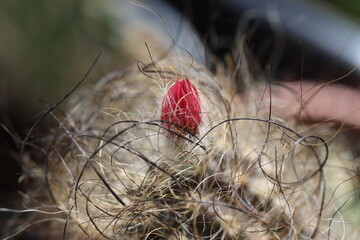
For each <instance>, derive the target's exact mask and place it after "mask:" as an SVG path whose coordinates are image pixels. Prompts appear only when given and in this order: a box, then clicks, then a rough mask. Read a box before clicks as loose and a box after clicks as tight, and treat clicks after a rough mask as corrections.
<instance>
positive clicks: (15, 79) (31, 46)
mask: <svg viewBox="0 0 360 240" xmlns="http://www.w3.org/2000/svg"><path fill="white" fill-rule="evenodd" d="M235 1H236V0H234V2H235ZM144 2H146V1H144ZM166 2H168V3H169V4H171V5H172V6H173V7H175V8H177V9H178V11H179V12H182V13H183V14H184V15H185V16H186V17H188V18H189V19H190V21H192V22H193V23H194V25H195V26H196V28H197V30H198V31H199V33H200V39H201V40H202V42H204V43H206V45H208V47H209V49H210V50H211V51H212V52H215V54H216V55H217V56H218V58H219V59H222V58H224V56H225V55H226V54H227V53H228V51H230V49H229V46H230V45H229V43H233V41H234V39H235V35H236V34H235V31H236V27H237V23H238V19H236V18H239V16H237V15H236V14H233V13H232V14H229V13H228V12H227V10H222V9H221V8H218V7H216V8H215V6H218V4H219V2H221V1H219V0H218V1H215V0H210V1H206V3H205V2H204V1H171V0H168V1H166ZM226 2H231V1H226ZM313 2H315V1H313ZM318 2H319V4H322V2H320V1H318ZM326 3H327V5H326V9H328V7H329V5H331V6H330V8H329V9H331V11H334V13H336V14H340V15H341V16H342V17H344V18H346V19H350V20H349V21H352V22H354V23H355V24H358V23H359V20H358V19H359V18H360V1H357V0H348V1H341V0H327V2H326ZM204 4H206V5H204ZM318 6H320V7H321V6H323V5H318ZM324 8H325V7H324ZM127 10H128V8H127V7H126V6H125V1H115V0H107V1H96V0H78V1H73V0H63V1H55V0H32V1H24V0H1V1H0V26H1V27H0V123H1V124H2V126H1V127H0V161H1V165H0V196H1V197H0V207H16V206H19V205H18V202H17V200H18V199H20V198H19V195H18V194H17V191H18V190H19V186H18V184H17V181H18V178H19V176H20V173H21V169H20V167H19V165H18V161H19V158H18V149H19V144H20V142H19V141H17V140H14V138H13V137H15V138H16V139H18V140H21V139H24V136H25V134H26V133H27V131H28V130H29V128H30V127H31V126H32V124H34V122H35V121H36V120H37V119H38V118H39V116H41V113H43V112H44V110H46V109H47V107H48V104H54V103H56V102H57V101H58V100H59V99H60V98H61V97H62V96H64V95H65V94H66V93H67V92H69V91H70V90H71V89H72V87H73V86H75V85H76V83H77V82H78V81H80V79H81V78H82V77H83V76H84V74H85V73H86V72H87V71H88V70H89V67H90V66H91V64H92V63H93V61H94V60H95V58H96V56H97V55H98V54H99V53H100V52H101V57H100V59H99V61H98V62H97V63H96V65H95V67H94V68H93V69H92V71H91V73H90V75H89V77H88V79H87V80H86V84H87V83H90V82H93V81H96V80H97V79H99V78H100V77H101V76H103V75H105V74H106V73H107V72H110V71H113V70H115V69H119V68H122V67H124V66H127V65H129V64H132V63H135V62H136V61H135V60H134V59H132V58H131V57H129V56H128V55H127V54H126V53H125V51H126V48H125V49H124V47H123V45H122V44H121V43H122V41H123V40H124V39H126V37H127V36H126V35H127V33H126V32H122V31H121V29H123V28H124V27H125V22H126V21H125V19H126V18H128V16H129V14H132V13H131V12H129V11H127ZM133 17H134V16H133ZM135 17H136V16H135ZM214 19H215V20H214ZM329 28H331V26H329ZM258 29H263V31H261V32H260V33H256V32H252V35H251V36H252V38H251V39H252V41H253V42H250V43H251V44H249V46H250V47H252V48H253V50H254V53H255V54H254V58H256V60H257V61H259V62H260V65H262V66H266V64H268V58H269V52H270V53H271V52H272V51H268V50H264V46H269V48H273V46H272V45H271V43H268V42H266V40H267V39H270V38H269V37H268V36H267V35H266V34H268V33H267V32H266V29H267V27H266V26H265V27H263V28H261V27H260V28H258ZM129 31H131V30H129ZM333 31H337V30H336V29H334V30H333ZM129 34H130V32H129ZM284 35H286V33H284ZM325 37H326V36H324V38H325ZM264 42H265V43H264ZM266 44H268V45H266ZM289 45H290V46H291V44H289ZM259 46H262V48H260V47H259ZM299 49H300V50H299ZM124 50H125V51H124ZM301 51H307V50H306V48H304V49H302V48H300V47H297V48H296V51H295V52H291V51H285V52H284V55H282V57H281V59H282V61H280V62H279V64H278V66H279V67H278V68H276V69H277V70H278V71H274V75H275V76H277V77H279V78H282V77H290V78H298V77H299V76H300V75H301V76H304V75H305V76H307V77H313V78H319V77H320V76H317V75H316V74H317V73H314V72H317V70H319V71H318V72H320V69H319V68H318V66H319V65H317V64H318V62H321V61H322V60H321V58H319V59H317V60H316V61H317V62H315V61H310V60H308V61H300V60H299V59H301V57H299V52H300V53H301ZM309 52H312V54H313V55H314V56H315V57H317V56H318V55H319V54H317V51H316V47H312V48H310V50H309ZM309 54H310V53H309ZM270 55H271V54H270ZM313 55H311V54H310V55H309V56H313ZM307 59H310V57H308V58H307ZM322 64H324V63H322ZM307 65H309V69H308V70H307V69H306V66H307ZM310 65H311V66H312V67H311V66H310ZM320 65H321V63H320ZM325 65H327V66H329V65H328V63H325ZM340 65H341V64H340ZM314 66H316V68H315V67H314ZM210 67H212V68H216V66H210ZM304 67H305V69H304ZM352 68H353V66H351V65H349V64H348V63H346V64H345V67H344V68H343V69H341V70H339V71H338V72H336V73H334V74H333V76H330V77H329V76H327V78H328V79H329V78H332V77H337V76H338V75H339V73H340V74H344V73H346V72H347V71H350V70H351V69H352ZM284 69H287V71H284ZM214 70H215V69H214ZM323 72H326V71H323ZM306 74H308V75H306ZM349 83H350V84H353V85H357V84H358V81H355V82H354V81H352V80H351V79H350V80H349ZM9 133H11V134H9ZM11 135H13V137H12V136H11Z"/></svg>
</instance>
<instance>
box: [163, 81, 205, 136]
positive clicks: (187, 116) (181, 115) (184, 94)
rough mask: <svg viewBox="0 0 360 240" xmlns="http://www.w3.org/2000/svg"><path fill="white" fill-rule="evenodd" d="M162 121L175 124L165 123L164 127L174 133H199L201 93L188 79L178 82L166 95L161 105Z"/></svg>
mask: <svg viewBox="0 0 360 240" xmlns="http://www.w3.org/2000/svg"><path fill="white" fill-rule="evenodd" d="M161 120H163V121H166V122H170V123H173V124H170V123H163V126H165V127H167V128H169V129H171V130H172V131H175V132H180V133H183V134H185V133H186V131H185V129H186V130H187V131H188V132H190V133H192V134H198V133H199V125H200V121H201V106H200V98H199V93H198V91H197V90H196V88H195V86H194V85H192V84H191V83H190V81H189V80H188V79H184V80H181V81H177V82H176V83H174V84H173V85H172V86H171V87H170V88H169V90H168V91H167V93H166V94H165V96H164V99H163V101H162V104H161ZM174 124H176V125H178V126H175V125H174Z"/></svg>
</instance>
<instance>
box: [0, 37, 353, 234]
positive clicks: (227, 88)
mask: <svg viewBox="0 0 360 240" xmlns="http://www.w3.org/2000/svg"><path fill="white" fill-rule="evenodd" d="M239 42H241V41H239ZM175 43H176V44H178V43H177V42H175ZM176 44H173V45H172V48H171V49H170V50H169V49H166V50H167V51H168V52H167V54H166V55H163V54H162V53H159V54H158V52H157V51H155V50H152V48H151V47H149V45H148V50H149V51H148V53H150V59H151V61H150V63H138V64H137V65H136V66H134V67H130V68H127V69H124V70H119V71H115V72H112V73H109V74H107V75H106V76H104V77H103V78H102V79H100V80H99V81H98V82H97V83H96V84H95V85H93V86H89V87H87V88H86V87H84V88H81V89H78V92H76V94H74V95H73V96H72V98H71V99H70V100H69V103H68V108H67V109H66V111H64V115H62V114H61V113H60V114H57V113H56V112H57V111H51V112H49V116H51V117H52V118H53V119H54V121H55V122H56V127H54V128H53V129H51V130H49V132H48V133H47V135H46V137H47V138H46V144H44V145H42V146H41V148H39V149H40V150H41V151H40V152H41V155H42V156H43V158H44V159H45V161H44V163H41V162H40V161H37V160H36V159H32V156H35V155H31V156H30V157H29V158H25V156H29V155H24V166H23V169H24V173H23V176H22V179H25V180H26V179H31V181H32V184H31V188H29V189H28V191H27V192H26V194H25V195H24V196H26V198H25V199H24V205H25V206H26V207H27V209H28V210H29V211H32V212H33V214H32V215H31V216H30V218H29V219H30V220H31V221H29V222H28V223H26V224H23V225H21V226H19V227H16V228H14V229H13V231H12V232H11V233H9V235H8V236H9V237H8V238H11V237H14V236H18V235H20V234H22V233H23V232H25V231H38V232H40V233H41V234H40V236H43V237H44V238H46V239H50V238H51V239H88V238H90V239H134V240H135V239H179V240H180V239H181V240H185V239H340V238H343V239H351V238H352V239H355V238H356V236H358V235H357V234H358V233H359V227H358V226H357V225H358V222H359V221H358V220H359V219H358V217H357V215H356V214H354V211H355V210H354V209H356V208H358V207H359V205H358V203H356V201H353V199H357V197H358V196H357V193H358V173H357V167H358V163H357V162H356V160H357V161H359V159H355V157H353V156H352V155H351V153H350V152H349V151H348V150H347V149H348V148H347V147H346V146H345V145H344V144H342V137H341V134H340V133H337V134H335V133H336V132H335V131H333V130H332V128H331V126H328V125H325V124H324V125H318V126H316V128H313V127H312V126H309V125H306V124H302V123H300V122H298V121H297V120H296V119H286V121H285V120H284V119H281V118H279V117H277V116H274V115H272V114H271V113H269V110H268V108H267V105H266V101H265V100H264V98H266V96H268V94H267V93H268V92H269V91H271V86H269V85H267V84H266V83H265V81H261V80H260V81H253V80H252V79H251V74H250V73H249V72H248V70H247V68H248V67H247V64H248V63H247V62H246V59H245V57H244V56H245V55H246V54H245V53H244V48H243V46H242V45H239V46H237V48H236V51H238V52H237V54H236V55H238V56H243V57H242V58H241V59H240V58H239V59H238V62H235V63H234V64H233V65H232V66H235V67H231V68H229V67H228V66H224V65H221V64H220V63H218V64H219V66H218V72H217V73H216V74H213V73H211V72H210V71H209V70H207V68H206V67H205V66H203V65H202V64H198V63H197V62H196V61H194V59H193V58H192V55H191V54H189V53H188V52H187V51H186V50H184V49H183V48H179V46H177V45H176ZM135 47H136V46H135ZM185 49H186V48H185ZM145 52H146V51H145ZM222 66H223V67H222ZM220 69H224V70H223V71H222V70H220ZM235 75H236V76H238V77H237V78H235V77H234V76H235ZM239 76H241V77H239ZM237 81H242V82H241V84H240V85H241V86H242V87H244V89H241V91H239V83H238V82H237ZM179 84H181V85H179ZM174 87H177V89H176V90H177V91H175V90H174ZM179 89H180V90H181V91H180V93H179V96H176V97H175V98H174V92H177V93H178V91H179ZM183 89H185V90H186V89H187V90H189V89H190V91H188V92H186V91H185V92H182V90H183ZM177 93H176V94H177ZM180 95H182V96H180ZM169 96H170V97H172V98H170V100H169ZM184 99H185V100H186V101H185V102H181V101H182V100H184ZM189 101H190V102H191V103H190V104H189ZM179 106H180V107H179ZM178 107H179V109H178V110H179V111H174V112H171V111H169V110H171V109H172V108H175V110H176V108H178ZM186 109H187V110H189V112H186V111H185V110H186ZM169 113H171V114H169ZM179 114H184V115H185V117H188V118H187V120H184V118H182V117H179ZM189 119H190V120H189ZM39 162H40V163H39ZM24 212H25V211H24ZM24 214H25V213H24ZM44 224H45V225H44ZM35 226H36V227H38V226H43V227H38V228H35ZM345 236H346V237H345ZM5 239H6V238H5Z"/></svg>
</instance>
